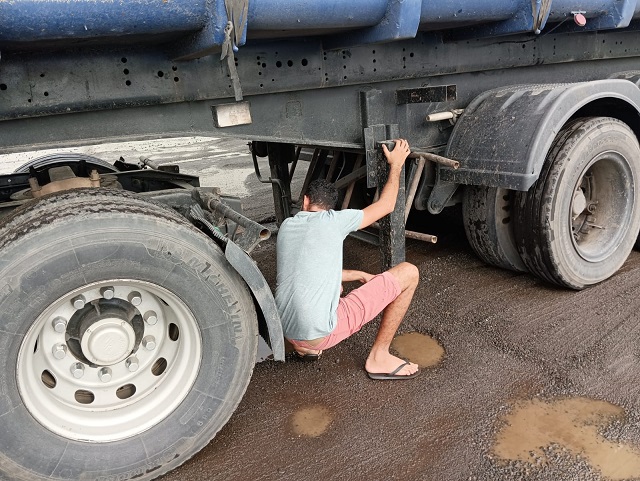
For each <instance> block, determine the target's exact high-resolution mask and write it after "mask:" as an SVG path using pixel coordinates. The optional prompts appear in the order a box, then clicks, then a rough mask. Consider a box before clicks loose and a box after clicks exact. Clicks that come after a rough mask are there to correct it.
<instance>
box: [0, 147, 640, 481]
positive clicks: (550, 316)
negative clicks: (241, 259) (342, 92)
mask: <svg viewBox="0 0 640 481" xmlns="http://www.w3.org/2000/svg"><path fill="white" fill-rule="evenodd" d="M132 148H133V151H134V154H136V155H137V153H139V152H136V150H139V149H141V147H139V146H137V145H134V146H133V147H132ZM153 148H155V149H156V151H160V152H161V156H162V158H163V159H164V158H166V159H182V160H184V162H183V163H181V167H184V168H183V171H186V172H188V171H189V169H191V170H193V171H200V172H205V173H206V174H208V178H207V179H206V180H207V181H210V182H205V181H204V180H203V182H202V183H203V185H212V184H211V182H213V185H216V182H217V183H218V184H219V183H225V182H226V183H227V186H228V187H229V188H227V189H224V185H221V187H223V190H226V192H227V193H233V194H236V195H239V196H241V197H243V202H244V205H245V208H246V212H247V213H248V214H249V215H250V216H251V217H252V218H254V219H256V220H258V221H266V222H270V221H271V220H272V219H271V216H272V197H271V192H270V188H269V186H268V185H263V184H260V183H258V182H257V180H256V179H255V176H254V175H253V174H252V168H251V166H250V159H249V156H248V155H247V151H246V146H244V143H242V142H237V141H223V142H219V141H210V140H208V141H201V140H194V141H193V142H192V143H189V140H186V141H185V144H184V145H183V144H179V145H177V146H176V145H172V146H170V147H167V148H166V149H165V148H164V147H162V144H160V145H155V146H153ZM181 149H182V151H181ZM203 152H205V154H203ZM225 154H228V155H225ZM185 155H187V156H189V155H191V156H193V157H189V158H187V159H185V157H184V156H185ZM209 155H213V156H215V155H217V156H218V157H211V158H210V157H208V156H209ZM103 157H104V156H103ZM151 158H152V159H154V158H156V159H157V158H158V157H157V156H156V157H154V156H153V155H152V156H151ZM108 160H110V159H108ZM0 161H3V162H5V164H6V163H7V162H10V161H9V160H7V158H4V159H2V158H0ZM214 162H215V163H214ZM7 165H8V164H7ZM187 167H188V168H187ZM265 168H266V165H265ZM301 175H302V173H299V174H298V175H297V177H296V179H297V180H296V185H299V183H300V176H301ZM229 189H231V190H233V192H229ZM294 192H297V190H295V188H294ZM410 222H411V225H412V228H414V229H416V230H417V229H418V228H420V229H421V230H423V231H425V232H428V233H431V234H436V235H438V239H439V241H438V243H437V244H435V245H432V244H425V243H421V242H419V241H411V240H408V241H407V252H406V257H407V260H408V261H409V262H412V263H414V264H415V265H417V266H418V268H419V270H420V285H419V287H418V290H417V292H416V295H415V298H414V301H413V303H412V305H411V307H410V309H409V312H408V314H407V317H406V319H405V322H404V324H403V325H402V327H401V329H400V331H399V336H398V338H397V339H396V341H395V343H394V348H395V350H396V351H397V352H398V353H399V354H400V355H401V356H404V357H407V358H409V359H411V360H413V361H415V362H418V363H419V364H420V365H421V366H422V369H421V374H420V376H419V377H418V378H416V379H413V380H407V381H398V382H389V381H385V382H381V381H372V380H370V379H368V378H367V377H366V375H365V373H364V370H363V363H364V360H365V357H366V355H367V352H368V348H369V347H370V346H371V344H372V342H373V337H374V335H375V332H376V321H374V322H373V323H371V324H370V325H368V326H366V327H365V328H364V329H363V330H362V331H361V332H360V333H358V334H357V335H355V336H354V337H352V338H350V339H348V340H347V341H345V342H343V343H342V344H340V345H338V346H336V347H335V348H332V349H330V350H328V351H326V352H325V353H324V355H323V357H322V358H321V359H320V361H318V362H317V363H301V362H297V361H295V360H294V359H293V358H292V357H291V356H290V355H289V356H288V357H287V362H286V363H276V362H273V361H265V362H262V363H259V364H257V365H256V367H255V371H254V374H253V378H252V381H251V383H250V385H249V388H248V390H247V393H246V395H245V397H244V399H243V401H242V402H241V404H240V406H239V407H238V409H237V411H236V413H235V414H234V415H233V416H232V418H231V420H230V421H229V423H228V424H227V425H226V426H225V427H224V428H223V429H222V430H221V432H220V433H219V434H218V435H217V436H216V438H215V439H214V440H213V441H212V442H211V443H210V444H209V445H208V446H207V447H206V448H205V449H204V450H202V451H201V452H200V453H199V454H197V455H196V456H195V457H194V458H192V459H191V460H189V461H188V462H186V463H185V464H184V465H183V466H181V467H180V468H178V469H177V470H175V471H173V472H171V473H169V474H168V475H165V476H164V477H162V478H161V479H162V481H204V480H207V481H218V480H219V481H230V480H261V481H269V480H291V481H301V480H312V479H322V480H349V481H357V480H372V479H376V480H392V479H397V480H403V481H418V480H424V481H463V480H477V481H481V480H482V481H484V480H487V481H497V480H505V481H507V480H509V481H511V480H527V481H528V480H531V481H583V480H586V481H590V480H640V397H639V394H638V393H639V390H640V342H639V340H640V314H639V311H640V295H639V294H640V253H638V252H634V253H632V255H631V256H630V258H629V259H628V261H627V262H626V264H625V265H624V266H623V268H622V269H621V270H620V272H619V273H618V274H617V275H615V276H614V277H613V278H611V279H610V280H608V281H606V282H604V283H602V284H600V285H598V286H595V287H592V288H590V289H587V290H585V291H582V292H573V291H568V290H564V289H559V288H556V287H553V286H549V285H547V284H545V283H543V282H542V281H539V280H537V279H535V278H533V277H532V276H529V275H526V274H516V273H513V272H508V271H503V270H499V269H496V268H492V267H488V266H486V265H484V264H483V263H482V262H480V261H479V260H478V259H477V258H476V257H475V256H474V255H473V253H472V251H471V249H470V247H469V246H468V244H467V243H466V240H465V238H464V231H463V229H462V227H461V222H460V218H459V212H457V211H455V210H453V211H451V212H449V213H447V214H444V215H441V216H438V217H428V216H422V217H420V218H418V217H412V218H411V219H410ZM254 257H255V259H256V261H257V263H258V265H259V266H260V267H261V269H262V270H263V272H264V274H265V276H266V277H267V280H268V281H269V283H270V284H271V286H272V287H274V282H275V236H273V237H272V238H271V239H270V240H269V241H267V242H264V243H263V244H262V245H261V246H259V247H258V248H257V249H256V251H255V254H254ZM345 267H346V268H352V269H361V270H367V271H369V272H378V271H379V269H380V256H379V252H378V250H377V248H375V247H373V246H370V245H367V244H364V243H362V242H360V241H357V240H354V239H348V240H347V242H346V243H345Z"/></svg>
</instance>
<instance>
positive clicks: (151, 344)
mask: <svg viewBox="0 0 640 481" xmlns="http://www.w3.org/2000/svg"><path fill="white" fill-rule="evenodd" d="M142 347H144V348H145V349H146V350H147V351H153V350H154V349H155V348H156V338H155V337H153V336H145V337H143V338H142Z"/></svg>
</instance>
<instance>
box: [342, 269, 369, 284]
mask: <svg viewBox="0 0 640 481" xmlns="http://www.w3.org/2000/svg"><path fill="white" fill-rule="evenodd" d="M371 279H373V274H369V273H368V272H363V271H353V270H348V269H342V282H351V281H358V282H360V283H362V284H366V283H367V282H369V281H370V280H371Z"/></svg>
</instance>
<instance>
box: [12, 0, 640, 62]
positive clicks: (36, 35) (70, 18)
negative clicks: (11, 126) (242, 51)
mask: <svg viewBox="0 0 640 481" xmlns="http://www.w3.org/2000/svg"><path fill="white" fill-rule="evenodd" d="M638 16H640V5H639V4H638V0H535V1H533V2H532V1H531V0H499V1H491V2H487V1H486V0H466V1H464V0H463V1H459V0H458V1H453V0H440V1H434V0H352V1H350V2H343V1H336V0H332V1H328V0H239V1H238V0H235V1H234V0H227V1H226V2H225V1H222V0H217V1H207V0H195V1H190V0H130V1H126V2H122V1H121V2H112V1H105V0H76V1H74V2H61V1H56V0H14V1H12V2H0V49H4V50H7V49H12V48H13V49H15V48H24V47H25V46H29V47H31V48H34V47H35V48H46V47H51V46H59V45H65V46H66V45H72V44H77V43H78V42H82V41H88V40H92V39H93V40H96V39H97V40H100V41H101V43H103V44H104V43H108V42H110V41H118V42H119V43H122V42H123V41H124V42H128V43H132V44H136V43H145V42H155V43H157V42H158V41H167V42H169V41H171V40H174V39H176V38H189V40H188V44H189V45H190V48H191V50H192V51H193V52H204V53H211V52H212V51H215V50H219V49H220V47H221V46H222V45H223V44H224V42H225V38H226V37H225V27H227V25H228V23H229V22H231V24H232V26H233V27H234V29H235V35H234V36H233V44H234V45H233V47H234V48H237V47H238V46H241V45H243V44H244V43H245V42H246V41H247V39H265V38H270V39H273V38H284V37H296V36H306V37H308V36H332V37H343V40H340V39H338V40H337V42H338V43H340V42H341V41H342V42H343V43H345V42H347V43H349V44H352V45H356V44H369V43H380V42H388V41H393V40H401V39H406V38H412V37H415V36H416V34H417V32H418V31H430V30H443V29H462V28H464V29H467V30H469V35H472V36H474V37H490V36H500V35H510V34H516V33H523V32H531V33H536V34H539V33H544V32H545V30H546V31H549V30H550V29H551V28H557V26H558V25H563V28H565V29H574V30H576V31H583V30H602V29H615V28H625V27H627V26H629V24H630V22H631V21H632V20H633V19H634V18H638ZM331 42H333V43H335V42H336V39H335V38H333V39H332V40H331ZM331 42H329V43H331Z"/></svg>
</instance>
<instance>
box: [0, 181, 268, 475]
mask: <svg viewBox="0 0 640 481" xmlns="http://www.w3.org/2000/svg"><path fill="white" fill-rule="evenodd" d="M0 253H1V254H0V329H1V330H2V332H3V333H4V334H3V336H2V337H1V339H2V341H0V360H1V362H2V364H3V366H5V368H4V369H2V370H1V371H0V386H2V394H3V396H0V431H1V432H2V433H3V434H2V456H0V477H1V478H2V479H7V478H8V479H24V480H45V479H46V480H72V479H94V480H99V479H103V480H107V479H119V480H120V479H122V480H126V479H140V480H149V479H153V478H155V477H157V476H160V475H162V474H163V473H166V472H167V471H169V470H171V469H173V468H175V467H177V466H178V465H180V464H182V463H183V462H185V461H186V460H187V459H189V458H190V457H191V456H192V455H194V454H195V453H196V452H198V451H199V450H200V449H201V448H202V447H204V446H205V445H206V444H207V443H208V442H209V441H210V440H211V439H212V438H213V437H214V436H215V434H216V433H217V432H218V430H219V429H220V428H221V427H222V426H223V425H224V424H225V423H226V421H227V420H228V419H229V417H230V416H231V414H232V413H233V411H234V410H235V408H236V406H237V404H238V403H239V401H240V399H241V398H242V395H243V394H244V392H245V389H246V387H247V384H248V382H249V379H250V376H251V373H252V371H253V367H254V364H255V356H256V350H257V339H258V337H257V336H258V326H257V320H256V312H255V309H254V305H253V302H252V298H251V295H250V293H249V292H248V290H247V288H246V286H245V284H244V282H243V281H242V279H241V278H240V277H239V276H238V275H237V274H236V273H235V271H234V270H233V268H231V267H230V266H229V264H228V263H227V261H226V259H225V258H224V255H223V253H222V252H221V250H220V249H219V248H218V247H217V246H216V245H215V244H214V243H213V242H212V241H211V240H210V239H208V238H207V237H206V236H204V235H203V234H202V233H201V232H200V231H198V230H197V229H196V228H194V227H193V226H192V225H191V224H189V223H188V222H187V221H186V220H184V219H183V218H182V217H180V216H179V215H178V214H177V213H175V212H174V211H172V210H170V209H168V208H165V207H163V206H160V205H155V204H152V203H149V202H147V201H145V200H141V199H139V198H136V197H135V196H133V195H130V194H126V193H122V192H109V191H105V190H85V191H73V192H65V193H61V194H55V195H53V196H49V197H45V198H43V199H42V200H40V201H39V202H37V203H33V204H31V206H30V208H26V209H21V210H20V211H17V212H15V213H14V214H12V216H11V217H10V218H9V219H8V220H7V222H6V223H5V224H4V226H3V227H2V229H0Z"/></svg>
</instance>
